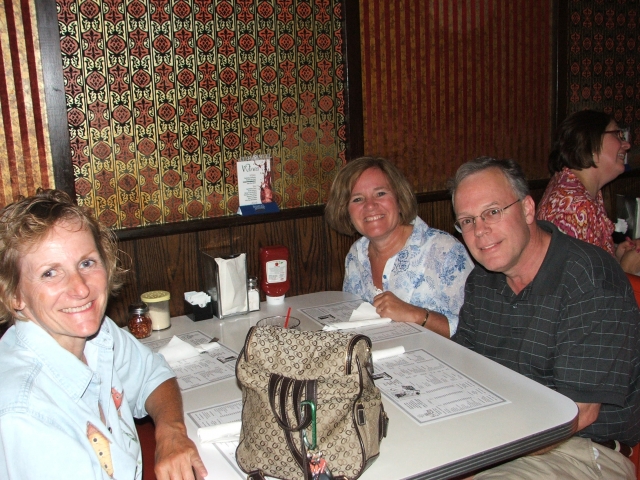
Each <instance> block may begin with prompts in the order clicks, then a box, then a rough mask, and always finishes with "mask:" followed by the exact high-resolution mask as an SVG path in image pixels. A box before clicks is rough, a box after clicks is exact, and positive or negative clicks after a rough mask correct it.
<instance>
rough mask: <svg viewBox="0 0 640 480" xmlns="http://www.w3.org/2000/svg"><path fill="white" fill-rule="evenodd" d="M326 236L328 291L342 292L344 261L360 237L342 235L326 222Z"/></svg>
mask: <svg viewBox="0 0 640 480" xmlns="http://www.w3.org/2000/svg"><path fill="white" fill-rule="evenodd" d="M323 223H324V226H325V235H326V241H325V244H326V245H327V252H326V259H325V260H324V261H325V263H326V264H327V275H328V278H327V290H328V291H331V290H342V282H343V280H344V260H345V258H346V256H347V253H349V249H350V248H351V245H352V244H353V242H355V241H356V240H357V239H358V238H360V236H359V235H353V236H350V235H342V234H341V233H338V232H336V231H335V230H332V229H331V228H329V226H328V225H327V224H326V222H324V219H323Z"/></svg>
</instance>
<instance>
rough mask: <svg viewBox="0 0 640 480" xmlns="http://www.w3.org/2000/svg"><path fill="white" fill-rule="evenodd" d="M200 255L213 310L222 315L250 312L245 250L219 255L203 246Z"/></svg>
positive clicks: (214, 312) (228, 315) (220, 316)
mask: <svg viewBox="0 0 640 480" xmlns="http://www.w3.org/2000/svg"><path fill="white" fill-rule="evenodd" d="M218 253H219V252H218ZM201 258H202V266H203V270H204V271H203V278H204V282H205V285H204V286H205V291H206V292H207V293H208V294H209V295H210V296H211V304H212V306H213V314H214V315H215V316H216V317H218V318H220V319H222V318H226V317H230V316H233V315H241V314H245V313H249V295H248V294H249V292H248V287H247V255H246V253H236V254H232V255H219V254H217V253H216V252H213V251H207V250H201Z"/></svg>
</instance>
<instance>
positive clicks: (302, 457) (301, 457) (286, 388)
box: [269, 374, 317, 479]
mask: <svg viewBox="0 0 640 480" xmlns="http://www.w3.org/2000/svg"><path fill="white" fill-rule="evenodd" d="M289 392H291V396H289ZM303 393H304V397H305V400H306V401H311V402H313V403H314V404H316V402H317V395H316V393H317V392H316V381H315V380H294V379H292V378H288V377H285V376H283V375H279V374H271V377H270V378H269V405H270V406H271V412H272V413H273V416H274V418H275V420H276V422H277V423H278V425H279V426H280V428H282V430H283V432H284V437H285V440H286V441H287V447H288V448H289V451H290V452H291V455H292V456H293V458H294V460H295V461H296V463H297V464H298V465H299V466H300V468H301V469H302V471H303V474H304V478H305V479H308V478H311V477H310V476H309V473H310V472H309V471H308V470H307V465H306V460H307V458H306V457H307V452H306V448H305V445H304V442H301V443H300V444H299V445H300V446H299V447H298V443H297V442H295V441H294V439H293V433H294V432H300V436H301V439H302V435H303V431H304V429H305V428H307V427H308V426H309V425H310V424H311V421H312V414H311V407H310V406H308V405H307V404H302V398H303ZM289 398H291V408H292V410H293V412H294V416H295V424H292V423H291V420H290V419H289V415H288V414H287V404H288V402H287V401H288V399H289ZM301 404H302V405H301Z"/></svg>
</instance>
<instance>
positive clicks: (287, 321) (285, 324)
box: [284, 307, 291, 328]
mask: <svg viewBox="0 0 640 480" xmlns="http://www.w3.org/2000/svg"><path fill="white" fill-rule="evenodd" d="M289 316H291V307H289V309H288V310H287V318H286V319H285V320H284V328H287V327H288V326H289Z"/></svg>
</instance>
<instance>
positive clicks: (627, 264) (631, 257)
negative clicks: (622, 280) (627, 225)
mask: <svg viewBox="0 0 640 480" xmlns="http://www.w3.org/2000/svg"><path fill="white" fill-rule="evenodd" d="M627 243H631V248H627V249H626V250H625V252H624V253H623V254H622V257H621V258H620V266H621V267H622V270H624V271H625V272H627V273H632V274H634V275H638V274H640V239H637V240H628V241H625V242H623V243H621V244H620V245H623V244H627ZM618 248H620V246H618ZM616 254H617V251H616Z"/></svg>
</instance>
